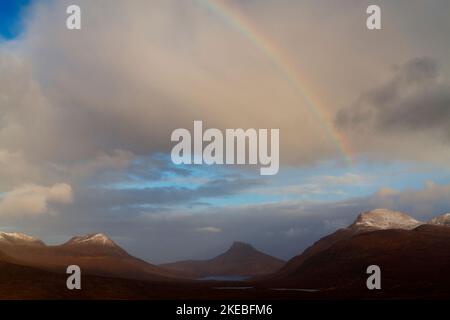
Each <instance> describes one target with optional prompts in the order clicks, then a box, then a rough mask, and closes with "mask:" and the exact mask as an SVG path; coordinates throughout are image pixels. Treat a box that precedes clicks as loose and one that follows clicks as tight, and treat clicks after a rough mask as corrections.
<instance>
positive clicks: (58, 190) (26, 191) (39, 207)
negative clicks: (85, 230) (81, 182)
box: [0, 183, 73, 215]
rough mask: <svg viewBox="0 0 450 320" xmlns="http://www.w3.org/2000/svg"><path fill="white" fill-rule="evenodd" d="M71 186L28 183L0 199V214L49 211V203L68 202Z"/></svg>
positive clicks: (29, 213)
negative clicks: (45, 185) (46, 185)
mask: <svg viewBox="0 0 450 320" xmlns="http://www.w3.org/2000/svg"><path fill="white" fill-rule="evenodd" d="M72 201H73V194H72V187H71V186H70V185H68V184H66V183H58V184H55V185H53V186H51V187H44V186H40V185H35V184H28V185H24V186H21V187H18V188H16V189H13V190H12V191H10V192H7V193H6V194H5V195H4V196H3V197H2V199H1V201H0V215H38V214H44V213H49V205H50V204H70V203H72Z"/></svg>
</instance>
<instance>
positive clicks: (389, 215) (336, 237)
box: [276, 209, 421, 276]
mask: <svg viewBox="0 0 450 320" xmlns="http://www.w3.org/2000/svg"><path fill="white" fill-rule="evenodd" d="M420 224H421V222H419V221H418V220H416V219H414V218H412V217H410V216H408V215H407V214H405V213H402V212H398V211H392V210H388V209H375V210H371V211H366V212H363V213H361V214H359V215H358V216H357V218H356V219H355V221H354V222H353V223H352V224H351V225H349V226H348V227H347V228H343V229H339V230H337V231H336V232H334V233H332V234H330V235H328V236H326V237H323V238H321V239H320V240H319V241H317V242H316V243H314V244H313V245H312V246H310V247H309V248H307V249H306V250H305V251H304V252H303V253H302V254H300V255H298V256H296V257H294V258H292V259H291V260H289V261H288V262H287V263H286V265H285V266H284V267H283V268H282V269H281V270H280V271H279V272H278V273H277V274H276V276H280V275H286V274H289V273H291V272H293V271H294V270H295V269H297V268H299V267H300V266H301V265H302V263H303V262H304V261H305V260H306V259H307V258H309V257H311V256H312V255H314V254H317V253H318V252H321V251H324V250H326V249H328V248H329V247H331V246H332V245H333V244H335V243H336V242H339V241H342V240H345V239H349V238H351V237H353V236H354V235H356V234H360V233H364V232H369V231H376V230H387V229H403V230H411V229H413V228H415V227H417V226H419V225H420Z"/></svg>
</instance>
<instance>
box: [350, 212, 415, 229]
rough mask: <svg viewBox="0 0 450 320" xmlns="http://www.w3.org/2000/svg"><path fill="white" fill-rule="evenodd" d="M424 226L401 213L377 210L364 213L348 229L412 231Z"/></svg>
mask: <svg viewBox="0 0 450 320" xmlns="http://www.w3.org/2000/svg"><path fill="white" fill-rule="evenodd" d="M420 224H422V223H421V222H419V221H417V220H416V219H414V218H412V217H410V216H408V215H407V214H405V213H403V212H399V211H392V210H388V209H375V210H372V211H367V212H363V213H361V214H360V215H358V217H357V218H356V220H355V222H353V224H351V225H350V226H349V227H348V228H349V229H353V230H356V231H358V232H364V231H370V230H386V229H404V230H410V229H414V228H415V227H417V226H419V225H420Z"/></svg>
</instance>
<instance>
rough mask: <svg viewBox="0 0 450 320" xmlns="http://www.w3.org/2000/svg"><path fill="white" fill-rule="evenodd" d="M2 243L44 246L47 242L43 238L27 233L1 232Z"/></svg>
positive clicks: (0, 242)
mask: <svg viewBox="0 0 450 320" xmlns="http://www.w3.org/2000/svg"><path fill="white" fill-rule="evenodd" d="M1 245H11V246H14V245H29V246H44V245H45V244H44V242H42V241H41V240H39V239H36V238H33V237H30V236H27V235H26V234H22V233H16V232H14V233H7V232H0V246H1Z"/></svg>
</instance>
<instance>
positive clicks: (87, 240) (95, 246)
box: [0, 233, 173, 280]
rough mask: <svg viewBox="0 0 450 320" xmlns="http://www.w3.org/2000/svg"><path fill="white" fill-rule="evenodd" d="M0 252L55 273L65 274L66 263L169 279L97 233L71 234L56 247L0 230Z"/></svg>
mask: <svg viewBox="0 0 450 320" xmlns="http://www.w3.org/2000/svg"><path fill="white" fill-rule="evenodd" d="M0 252H3V254H5V255H6V256H7V257H9V262H14V263H17V264H21V265H24V266H29V267H34V268H39V269H44V270H48V271H52V272H58V273H65V270H66V268H67V266H69V265H72V264H75V265H78V266H80V267H81V269H82V272H83V273H86V274H91V275H101V276H112V277H121V278H129V279H143V280H167V279H168V278H173V275H172V274H170V272H167V271H166V270H164V269H161V268H159V267H157V266H155V265H152V264H150V263H147V262H145V261H143V260H140V259H138V258H135V257H133V256H131V255H130V254H128V253H127V252H126V251H125V250H124V249H122V248H121V247H119V246H118V245H117V244H116V243H115V242H114V241H112V240H111V239H109V238H108V237H107V236H106V235H104V234H101V233H97V234H90V235H85V236H77V237H73V238H72V239H70V240H69V241H67V242H66V243H64V244H62V245H56V246H47V245H45V244H44V243H43V242H42V241H41V240H39V239H36V238H33V237H30V236H27V235H23V234H18V233H1V234H0Z"/></svg>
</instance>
